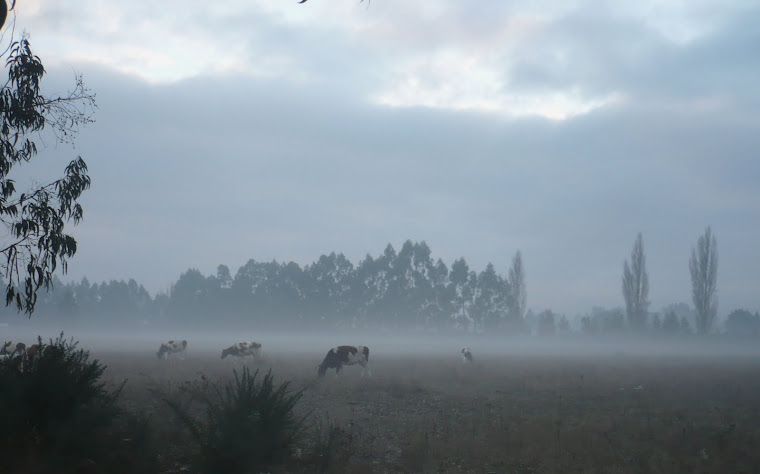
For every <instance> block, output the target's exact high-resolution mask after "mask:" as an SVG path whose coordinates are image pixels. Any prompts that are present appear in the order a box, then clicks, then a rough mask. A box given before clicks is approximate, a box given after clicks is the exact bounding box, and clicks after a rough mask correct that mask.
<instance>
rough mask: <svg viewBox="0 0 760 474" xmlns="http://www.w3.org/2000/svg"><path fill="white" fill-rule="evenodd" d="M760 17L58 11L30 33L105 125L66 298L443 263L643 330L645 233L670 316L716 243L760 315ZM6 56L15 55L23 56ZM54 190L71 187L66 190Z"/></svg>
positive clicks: (551, 305) (343, 0)
mask: <svg viewBox="0 0 760 474" xmlns="http://www.w3.org/2000/svg"><path fill="white" fill-rule="evenodd" d="M758 24H760V5H758V4H757V2H754V1H733V2H732V1H726V2H715V1H688V2H687V1H671V2H668V1H661V2H613V1H608V2H599V1H577V2H565V1H531V2H527V1H525V2H520V1H517V2H503V1H496V0H494V1H481V2H461V1H456V0H439V1H437V2H410V1H404V0H374V1H372V3H371V5H370V6H369V8H367V6H366V2H365V3H359V2H358V1H354V0H309V1H308V2H306V3H305V4H302V5H298V4H296V2H295V1H293V2H289V1H283V0H270V1H265V0H246V1H242V0H226V1H224V2H217V3H209V2H202V1H196V0H183V1H182V2H180V1H176V0H166V1H162V2H153V1H147V0H136V1H132V2H117V1H115V0H70V1H66V0H37V1H31V0H29V1H24V2H19V5H18V11H17V19H16V29H17V31H20V30H24V29H25V30H27V31H28V32H29V33H30V34H31V42H32V47H33V48H34V50H35V52H36V53H37V54H38V55H39V56H40V57H41V58H42V60H43V62H44V63H45V65H46V67H47V69H48V72H49V75H48V77H47V79H46V81H47V85H46V86H47V87H48V88H49V90H53V91H55V90H63V89H65V88H66V87H67V85H71V84H72V71H76V72H79V73H82V74H83V75H84V78H85V81H86V83H87V85H88V86H89V87H90V88H92V90H93V91H94V92H96V93H97V98H98V109H97V111H96V117H95V118H96V120H97V122H96V123H95V124H93V125H91V126H89V127H87V128H86V129H85V130H83V131H82V133H81V134H80V136H79V140H78V141H77V148H76V150H71V149H70V148H67V147H65V146H58V147H50V148H49V149H47V150H46V151H45V153H44V154H45V156H44V157H42V161H41V162H42V163H43V164H44V165H45V166H46V167H48V166H52V167H59V168H60V169H63V166H64V163H65V162H67V161H68V160H69V159H70V158H71V157H73V156H74V154H77V153H78V154H82V155H83V157H84V158H85V159H86V161H87V163H88V165H89V166H90V171H91V176H92V179H93V187H92V189H91V190H90V191H88V193H87V194H86V196H85V198H84V200H83V203H84V207H85V219H84V221H83V222H82V224H80V226H78V227H77V228H76V229H75V231H74V235H75V236H76V238H77V239H78V241H79V245H80V248H79V251H78V253H77V255H76V257H75V258H74V259H73V260H72V261H71V263H70V269H69V275H68V276H67V277H66V278H67V279H68V278H71V279H77V280H78V279H80V278H81V277H82V276H87V277H88V278H89V279H90V280H91V281H101V280H108V279H125V278H135V279H136V280H137V281H138V282H140V283H142V284H144V285H145V286H146V287H147V288H148V289H149V290H151V291H154V292H155V291H159V290H166V289H168V287H169V285H170V284H171V283H172V282H173V281H175V280H176V279H177V278H178V277H179V275H180V273H182V272H183V271H184V270H186V269H188V268H190V267H193V268H198V269H200V270H201V271H202V272H204V273H206V274H211V273H215V271H216V266H217V265H218V264H221V263H223V264H226V265H228V266H230V268H231V270H232V271H233V273H234V272H235V271H236V270H237V268H238V267H239V266H241V265H243V264H244V263H245V262H246V261H247V260H248V259H249V258H254V259H256V260H271V259H277V260H278V261H289V260H294V261H296V262H298V263H299V264H301V265H305V264H308V263H311V262H312V261H314V260H316V259H317V258H318V257H319V255H321V254H323V253H329V252H331V251H336V252H344V253H345V254H346V256H347V257H349V258H350V259H351V260H352V261H354V262H355V263H356V262H357V261H358V260H359V259H361V258H363V257H364V255H365V254H367V253H370V254H372V255H373V256H374V255H378V254H380V253H381V252H382V250H383V248H384V247H385V245H386V244H388V243H391V244H393V245H394V246H395V247H396V248H397V249H398V248H399V247H400V246H401V244H402V243H403V241H404V240H406V239H412V240H425V241H426V242H427V243H428V245H430V247H431V249H432V251H433V256H434V258H442V259H443V260H444V261H445V262H447V263H448V264H451V263H452V262H453V260H454V259H456V258H458V257H460V256H464V257H465V258H466V259H467V261H468V263H469V264H470V266H471V268H473V269H475V270H477V271H481V270H482V269H483V268H484V267H485V266H486V264H487V263H488V262H492V263H494V265H495V266H496V268H497V270H498V271H499V272H500V273H502V274H506V273H507V269H508V266H509V264H510V260H511V258H512V256H513V255H514V253H515V252H516V251H517V250H521V251H522V253H523V260H524V264H525V267H526V273H527V289H528V306H529V307H531V308H533V309H534V310H543V309H552V310H554V311H555V312H560V313H566V314H569V315H572V314H575V313H579V312H586V311H588V310H590V309H591V306H593V305H605V306H618V305H622V304H623V301H622V294H621V274H622V266H623V261H624V260H625V259H627V258H629V256H630V252H631V248H632V246H633V243H634V240H635V238H636V234H637V233H638V232H642V233H643V237H644V248H645V251H646V254H647V266H648V270H649V275H650V286H651V290H650V298H651V300H652V309H653V310H659V309H660V308H661V307H662V306H663V305H665V304H668V303H672V302H678V301H684V302H689V303H690V302H691V301H690V281H689V272H688V258H689V253H690V249H691V247H692V246H693V245H694V244H695V243H696V240H697V238H698V237H699V236H700V235H701V234H702V233H703V232H704V229H705V227H706V226H708V225H711V226H712V228H713V231H714V233H715V235H716V237H717V241H718V246H719V252H720V267H719V273H718V289H719V302H720V307H719V313H720V314H721V315H725V314H726V313H727V312H729V311H730V310H732V309H735V308H739V307H744V308H748V309H751V310H752V311H756V310H758V309H760V307H759V305H760V303H758V299H757V294H758V288H760V270H759V269H760V249H759V248H758V244H760V186H758V184H757V183H758V180H759V179H760V159H758V158H759V157H758V151H757V150H758V149H759V145H760V137H759V135H760V134H759V133H758V132H759V131H760V101H759V99H760V97H759V92H758V88H757V84H758V80H759V79H760V56H759V55H758V54H757V52H758V51H760V30H758V28H757V25H758ZM6 41H7V38H6ZM53 169H55V170H57V169H58V168H53Z"/></svg>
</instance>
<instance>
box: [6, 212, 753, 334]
mask: <svg viewBox="0 0 760 474" xmlns="http://www.w3.org/2000/svg"><path fill="white" fill-rule="evenodd" d="M716 249H717V246H716V242H715V237H714V235H713V234H712V231H711V229H710V228H709V227H708V228H707V230H706V232H705V235H703V236H702V237H700V239H699V240H698V242H697V246H696V247H695V248H694V249H693V251H692V257H691V260H690V265H689V268H690V271H691V274H692V280H693V295H692V297H693V298H692V300H693V303H694V307H693V309H692V307H691V306H689V305H687V304H685V303H680V304H672V305H669V306H667V307H666V308H664V309H663V311H662V312H659V313H653V312H650V311H649V299H648V298H649V285H648V274H647V270H646V256H645V252H644V246H643V238H642V236H641V234H639V235H638V236H637V238H636V241H635V243H634V247H633V250H632V252H631V259H630V260H626V261H625V262H624V265H623V275H622V293H623V300H624V301H625V307H621V308H612V309H605V308H599V307H595V308H593V309H592V311H591V312H590V313H588V314H585V315H577V316H576V317H575V318H573V319H572V320H570V319H568V317H567V316H564V315H559V314H555V313H554V312H552V311H550V310H545V311H542V312H540V313H537V314H536V313H534V312H533V311H526V307H527V288H526V272H525V268H524V264H523V259H522V254H521V252H519V251H518V252H517V253H516V254H515V255H514V257H513V259H512V262H511V266H510V268H509V270H508V273H507V275H506V277H505V276H502V275H500V274H499V273H497V272H496V269H495V267H494V265H493V264H491V263H489V264H488V265H487V266H486V268H485V269H484V270H483V271H481V272H479V273H478V272H476V271H474V270H472V269H471V268H470V267H469V265H468V264H467V261H466V260H465V258H464V257H462V258H459V259H457V260H455V261H454V262H453V263H452V264H451V265H447V264H446V263H445V262H443V261H442V260H441V259H437V260H436V259H433V257H432V252H431V250H430V248H429V247H428V245H427V243H426V242H424V241H422V242H412V241H411V240H407V241H406V242H404V244H403V245H402V246H401V248H400V249H399V250H398V251H396V249H395V248H394V247H393V246H392V245H391V244H388V245H387V246H386V248H385V250H384V251H383V252H382V253H381V254H380V255H378V256H376V257H373V256H371V255H369V254H368V255H367V256H366V257H365V258H364V259H363V260H361V261H359V262H358V263H356V264H354V263H352V262H351V261H350V260H349V259H348V258H346V257H345V255H343V254H342V253H334V252H333V253H330V254H329V255H322V256H320V257H319V258H318V259H317V260H316V261H315V262H313V263H311V264H308V265H306V266H303V267H301V266H300V265H298V264H297V263H295V262H287V263H286V262H277V261H269V262H262V261H256V260H253V259H251V260H249V261H248V262H246V263H245V264H244V265H242V266H241V267H240V268H239V269H238V270H237V272H236V273H235V274H234V275H233V274H232V272H231V271H230V269H229V267H227V266H226V265H219V266H218V268H217V271H216V274H213V275H204V274H203V273H201V272H200V271H199V270H197V269H189V270H187V271H185V272H184V273H182V274H181V275H180V277H179V278H178V280H177V281H176V282H175V283H174V284H173V285H172V286H171V288H170V290H169V291H167V292H160V293H158V294H156V295H155V296H151V295H150V294H149V292H148V291H147V290H146V289H145V288H144V287H143V286H142V285H140V284H138V283H137V282H136V281H135V280H133V279H131V280H129V281H126V282H125V281H110V282H103V283H100V284H97V283H92V284H91V283H90V282H89V281H88V280H87V279H86V278H83V279H82V280H81V281H79V282H69V283H65V284H64V283H62V282H60V281H57V282H56V284H55V286H54V289H53V290H52V291H50V292H47V293H43V294H41V296H40V301H39V302H38V307H37V309H36V313H35V318H40V319H42V320H49V321H56V322H67V323H81V324H86V325H98V324H99V323H100V324H104V325H125V326H135V325H162V324H164V325H176V324H185V325H198V326H204V325H213V326H214V327H224V326H228V327H230V328H234V327H240V325H241V324H244V325H245V324H249V325H251V326H254V327H257V328H263V327H269V328H274V327H281V328H302V329H311V328H322V329H327V328H356V329H388V330H408V329H413V330H429V331H438V332H446V331H451V332H475V333H481V332H487V333H493V332H502V333H508V334H528V333H531V334H537V335H543V336H547V335H555V334H558V335H562V334H570V333H573V332H575V333H583V334H592V335H593V334H596V335H610V334H624V333H629V332H647V333H649V334H662V335H671V336H676V335H688V334H699V333H708V332H710V331H711V330H713V329H717V328H715V327H714V319H715V314H716V312H717V301H716V298H715V294H716V287H717V250H716ZM9 312H10V310H6V313H9ZM725 330H726V331H728V332H730V333H732V334H760V316H758V315H757V313H755V314H752V313H750V312H749V311H747V310H736V311H733V312H732V313H731V314H730V315H729V318H728V320H727V321H726V325H725Z"/></svg>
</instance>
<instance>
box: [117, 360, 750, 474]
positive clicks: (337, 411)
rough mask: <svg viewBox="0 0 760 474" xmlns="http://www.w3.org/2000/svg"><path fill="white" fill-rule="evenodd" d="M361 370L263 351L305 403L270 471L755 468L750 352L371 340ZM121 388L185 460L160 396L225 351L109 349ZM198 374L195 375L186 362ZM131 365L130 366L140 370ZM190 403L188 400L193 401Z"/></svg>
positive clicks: (189, 450) (211, 365) (219, 377)
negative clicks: (460, 351)
mask: <svg viewBox="0 0 760 474" xmlns="http://www.w3.org/2000/svg"><path fill="white" fill-rule="evenodd" d="M374 357H375V359H374V360H375V362H374V365H373V377H371V378H366V377H365V378H361V377H360V375H359V373H358V370H352V368H348V369H347V370H345V371H344V372H342V373H341V375H340V377H337V378H336V377H326V378H325V379H324V380H321V381H319V382H317V381H315V374H314V364H313V363H312V362H313V360H312V358H311V357H310V356H306V355H304V356H299V355H293V354H285V353H284V352H283V354H282V355H280V356H278V355H277V354H271V353H270V355H269V359H268V360H267V361H266V363H265V364H264V365H265V366H271V367H273V369H274V370H275V371H276V372H277V374H278V375H279V376H280V377H283V378H284V379H286V380H290V381H291V385H292V386H294V387H299V388H303V389H304V391H303V395H302V397H301V399H300V400H299V403H298V404H297V405H296V406H295V408H294V412H295V413H296V414H297V415H298V416H299V417H300V416H304V415H309V416H308V418H307V421H306V423H305V424H304V426H303V433H302V436H301V437H300V438H299V439H297V440H296V441H295V442H294V444H293V445H292V446H291V448H290V449H289V451H288V454H287V456H286V457H284V458H283V459H282V462H281V463H280V464H278V465H275V466H272V467H271V468H270V469H269V471H271V472H291V473H295V472H303V473H313V472H404V473H407V472H473V473H479V472H599V473H610V472H613V473H615V472H617V473H626V472H631V473H633V472H663V473H664V472H668V473H672V472H705V473H709V472H716V473H718V472H757V470H758V468H759V467H760V453H758V452H757V450H756V449H755V446H756V443H757V439H758V434H759V433H758V431H757V426H760V409H759V408H758V405H757V402H756V400H757V398H758V396H760V360H759V359H757V358H753V357H750V356H745V357H731V358H728V357H712V358H707V357H692V358H689V357H683V356H672V357H644V356H640V357H636V356H626V355H622V354H614V353H611V354H609V355H606V356H604V357H590V356H584V357H581V356H577V357H566V356H538V355H535V356H525V357H514V356H511V357H505V356H496V355H480V356H479V357H477V359H476V365H475V366H474V367H464V366H462V365H461V364H460V361H459V359H458V358H457V357H456V355H450V356H442V355H428V356H421V355H420V356H413V357H411V358H410V357H400V356H393V355H390V354H382V353H377V352H376V353H375V355H374ZM108 358H109V360H110V363H109V366H111V367H113V376H114V377H125V376H129V377H130V378H131V380H133V381H134V382H133V383H130V384H129V385H128V386H126V387H125V389H124V392H123V395H122V399H123V401H124V402H127V403H129V404H130V405H131V406H133V407H135V409H137V408H139V409H141V410H146V411H148V412H150V413H152V419H156V420H162V421H163V423H162V424H161V425H160V426H156V427H155V428H156V430H157V434H158V439H159V440H160V451H161V452H162V453H165V456H162V463H161V469H162V471H161V472H164V473H170V472H171V473H179V472H201V471H200V470H194V469H196V468H193V467H192V466H190V461H191V460H192V459H193V457H194V456H195V455H196V454H197V453H198V448H197V443H196V442H195V440H194V439H193V437H192V436H190V435H188V433H187V431H186V430H185V428H184V426H183V423H181V422H178V421H176V418H175V417H174V415H173V413H172V410H171V408H169V407H167V406H166V404H165V403H163V402H161V398H162V397H167V396H168V397H170V398H173V399H175V400H187V399H188V397H189V396H190V394H195V395H194V396H195V397H197V398H198V399H201V394H205V395H204V396H210V397H212V398H213V397H214V396H215V389H214V388H213V386H214V385H218V384H219V383H223V382H230V378H229V371H230V365H229V364H226V363H225V361H220V360H218V357H213V354H210V353H209V354H207V355H204V354H199V353H195V354H194V355H193V356H192V357H189V358H188V360H187V361H185V362H186V364H178V366H177V367H174V368H172V369H167V367H166V365H162V364H160V363H158V362H157V361H154V360H152V358H150V357H147V356H146V357H143V356H142V355H130V354H127V353H113V354H109V355H108ZM199 373H200V374H202V376H200V375H199ZM139 374H143V375H139ZM202 407H203V404H200V405H197V407H196V410H197V412H196V414H197V415H198V416H202V415H203V408H202Z"/></svg>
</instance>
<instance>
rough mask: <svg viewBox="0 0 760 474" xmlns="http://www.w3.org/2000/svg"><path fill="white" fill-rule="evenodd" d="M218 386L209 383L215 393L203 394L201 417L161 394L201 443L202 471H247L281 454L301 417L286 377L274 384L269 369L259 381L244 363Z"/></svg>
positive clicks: (296, 397)
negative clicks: (294, 410)
mask: <svg viewBox="0 0 760 474" xmlns="http://www.w3.org/2000/svg"><path fill="white" fill-rule="evenodd" d="M233 372H234V375H235V380H234V381H233V382H232V383H228V384H226V385H225V387H224V389H223V390H220V389H219V388H218V387H216V386H214V387H213V388H214V392H215V393H214V395H215V397H214V399H211V398H206V399H205V400H204V404H205V406H206V421H205V423H202V422H200V421H198V420H197V419H195V418H194V417H192V416H191V415H190V413H189V411H188V409H187V408H185V407H182V406H180V405H179V404H178V403H176V402H174V401H172V400H166V402H167V403H168V404H169V406H171V407H172V409H173V410H174V412H175V414H176V415H177V416H178V417H179V419H180V420H181V421H182V423H183V424H184V425H185V426H186V427H187V428H188V429H189V430H190V433H191V434H192V437H193V439H194V440H195V442H197V443H198V445H199V447H200V465H199V468H200V470H201V472H204V473H215V474H225V473H235V474H240V473H247V472H259V471H258V470H259V469H261V468H264V467H266V466H268V465H271V464H274V463H276V462H278V461H281V460H283V459H284V457H285V456H286V454H287V453H288V451H289V448H290V447H291V445H292V444H293V442H294V441H295V439H296V437H297V436H298V435H299V434H300V432H301V427H302V422H303V419H297V418H296V416H295V414H294V413H293V408H294V407H295V405H296V403H297V402H298V400H299V399H300V398H301V395H302V392H301V391H298V392H293V391H291V390H289V389H288V386H289V382H285V383H283V384H281V385H280V386H279V387H277V388H275V386H274V377H273V376H272V372H271V370H270V371H269V372H268V373H267V374H266V375H265V376H264V378H263V380H261V381H260V382H257V381H256V378H257V376H258V374H259V371H258V370H256V372H254V374H253V375H251V373H250V371H249V370H248V369H247V368H243V373H242V375H241V376H240V377H238V373H237V372H236V371H233Z"/></svg>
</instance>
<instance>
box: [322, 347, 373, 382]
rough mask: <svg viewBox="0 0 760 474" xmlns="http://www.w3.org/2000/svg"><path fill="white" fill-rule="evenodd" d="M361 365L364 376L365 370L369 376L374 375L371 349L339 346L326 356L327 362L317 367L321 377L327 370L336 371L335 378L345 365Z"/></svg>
mask: <svg viewBox="0 0 760 474" xmlns="http://www.w3.org/2000/svg"><path fill="white" fill-rule="evenodd" d="M356 364H358V365H360V366H361V367H362V376H364V372H365V370H366V371H367V374H368V375H372V371H371V369H370V366H369V348H368V347H366V346H338V347H333V348H332V349H330V351H329V352H328V353H327V355H326V356H325V360H323V361H322V363H321V364H319V366H317V373H318V374H319V376H320V377H322V376H324V375H325V373H326V372H327V369H335V376H336V377H337V376H338V373H339V372H340V369H341V368H342V367H343V366H344V365H356Z"/></svg>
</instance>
